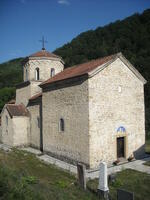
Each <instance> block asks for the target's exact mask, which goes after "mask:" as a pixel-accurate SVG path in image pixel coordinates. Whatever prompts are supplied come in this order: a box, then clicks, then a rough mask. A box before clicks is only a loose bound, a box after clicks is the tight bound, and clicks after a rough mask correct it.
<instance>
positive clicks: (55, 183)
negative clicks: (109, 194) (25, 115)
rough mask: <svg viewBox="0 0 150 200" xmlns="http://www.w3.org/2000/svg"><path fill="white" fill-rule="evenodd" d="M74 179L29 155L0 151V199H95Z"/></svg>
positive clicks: (22, 152) (19, 152) (16, 151)
mask: <svg viewBox="0 0 150 200" xmlns="http://www.w3.org/2000/svg"><path fill="white" fill-rule="evenodd" d="M76 182H77V180H76V178H75V177H74V176H72V175H71V174H69V173H68V172H65V171H63V170H60V169H58V168H57V167H55V166H53V165H46V164H45V163H43V162H41V161H39V160H38V159H37V158H36V157H35V156H34V155H33V154H30V153H27V152H24V151H19V150H15V149H14V150H13V151H11V152H8V153H6V152H4V151H0V199H7V200H34V199H35V200H51V199H52V200H55V199H57V200H68V199H69V200H72V199H73V200H76V199H81V200H96V199H98V198H97V196H96V195H95V194H93V193H91V192H90V191H84V190H82V189H80V188H79V187H78V185H77V184H76Z"/></svg>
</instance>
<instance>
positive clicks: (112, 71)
mask: <svg viewBox="0 0 150 200" xmlns="http://www.w3.org/2000/svg"><path fill="white" fill-rule="evenodd" d="M23 74H24V82H22V83H20V84H18V85H17V86H16V101H15V103H11V102H10V103H8V104H6V105H5V106H4V108H3V110H2V113H1V136H0V137H1V142H2V143H4V144H7V145H9V146H31V147H33V148H37V149H40V150H41V151H43V152H44V153H47V154H50V155H51V156H54V157H57V158H59V159H61V160H65V161H66V162H70V163H74V164H76V163H77V162H82V163H84V164H86V165H87V166H88V167H89V168H95V167H97V166H98V165H99V162H100V161H106V162H107V163H112V162H114V161H116V160H117V159H120V158H124V159H128V158H129V157H130V156H133V155H134V156H135V157H139V156H142V155H143V154H144V145H145V109H144V84H145V83H146V80H145V79H144V78H143V77H142V75H141V74H140V73H139V72H138V71H137V70H136V69H135V68H134V67H133V66H132V64H131V63H130V62H129V61H128V60H127V59H126V58H125V57H124V56H123V55H122V54H121V53H118V54H115V55H111V56H107V57H104V58H99V59H96V60H92V61H89V62H86V63H83V64H79V65H76V66H73V67H70V68H66V69H64V61H63V60H62V58H61V57H59V56H57V55H55V54H52V53H50V52H48V51H46V50H45V49H42V50H41V51H39V52H36V53H34V54H32V55H30V56H29V57H28V58H26V59H25V60H24V62H23Z"/></svg>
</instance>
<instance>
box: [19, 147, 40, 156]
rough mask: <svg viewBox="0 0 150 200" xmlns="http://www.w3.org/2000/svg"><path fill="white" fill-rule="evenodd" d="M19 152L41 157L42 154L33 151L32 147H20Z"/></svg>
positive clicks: (35, 150) (36, 150)
mask: <svg viewBox="0 0 150 200" xmlns="http://www.w3.org/2000/svg"><path fill="white" fill-rule="evenodd" d="M20 150H23V151H27V152H29V153H33V154H35V155H36V156H39V155H42V152H41V151H40V150H38V149H34V148H32V147H22V148H20Z"/></svg>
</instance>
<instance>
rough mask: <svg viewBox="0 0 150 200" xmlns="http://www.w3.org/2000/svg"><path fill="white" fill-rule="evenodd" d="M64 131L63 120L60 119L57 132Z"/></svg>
mask: <svg viewBox="0 0 150 200" xmlns="http://www.w3.org/2000/svg"><path fill="white" fill-rule="evenodd" d="M64 130H65V122H64V119H63V118H61V119H60V120H59V131H64Z"/></svg>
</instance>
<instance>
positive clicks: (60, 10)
mask: <svg viewBox="0 0 150 200" xmlns="http://www.w3.org/2000/svg"><path fill="white" fill-rule="evenodd" d="M148 8H150V0H0V63H3V62H5V61H7V60H10V59H14V58H17V57H25V56H28V55H30V54H32V53H34V52H36V51H39V50H41V48H42V44H41V43H40V42H39V40H41V38H42V36H44V37H45V39H46V40H47V41H48V43H46V49H47V50H48V51H50V52H52V51H54V50H55V49H56V48H58V47H61V46H62V45H64V44H66V43H67V42H70V41H71V40H72V39H73V38H74V37H76V36H77V35H78V34H80V33H81V32H84V31H87V30H91V29H96V28H97V27H100V26H101V27H102V26H104V25H106V24H109V23H110V22H114V21H116V20H121V19H124V18H126V17H128V16H130V15H132V14H134V13H137V12H138V13H142V12H143V11H144V10H145V9H148Z"/></svg>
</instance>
